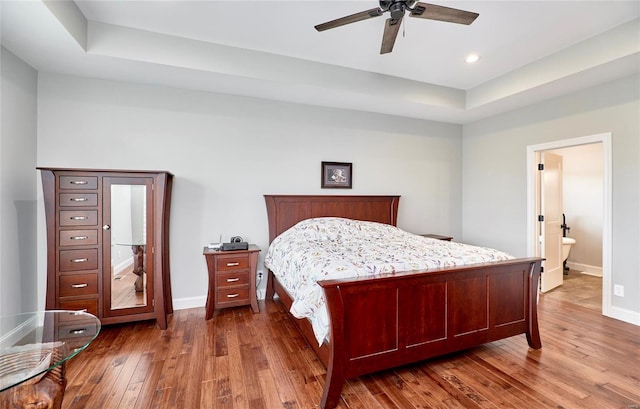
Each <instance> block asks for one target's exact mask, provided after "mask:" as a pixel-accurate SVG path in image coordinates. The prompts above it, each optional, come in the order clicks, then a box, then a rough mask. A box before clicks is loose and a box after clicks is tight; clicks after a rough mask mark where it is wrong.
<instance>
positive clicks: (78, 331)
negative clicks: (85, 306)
mask: <svg viewBox="0 0 640 409" xmlns="http://www.w3.org/2000/svg"><path fill="white" fill-rule="evenodd" d="M85 332H87V330H86V329H85V328H78V329H72V330H69V334H71V335H80V334H84V333H85Z"/></svg>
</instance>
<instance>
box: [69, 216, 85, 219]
mask: <svg viewBox="0 0 640 409" xmlns="http://www.w3.org/2000/svg"><path fill="white" fill-rule="evenodd" d="M88 218H89V217H87V216H71V217H70V219H71V220H87V219H88Z"/></svg>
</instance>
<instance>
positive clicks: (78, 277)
mask: <svg viewBox="0 0 640 409" xmlns="http://www.w3.org/2000/svg"><path fill="white" fill-rule="evenodd" d="M97 294H98V274H96V273H89V274H69V275H61V276H59V277H58V295H59V296H60V297H78V296H83V295H97Z"/></svg>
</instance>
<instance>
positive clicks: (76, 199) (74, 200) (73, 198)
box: [71, 197, 89, 202]
mask: <svg viewBox="0 0 640 409" xmlns="http://www.w3.org/2000/svg"><path fill="white" fill-rule="evenodd" d="M87 200H89V199H87V198H86V197H72V198H71V201H72V202H86V201H87Z"/></svg>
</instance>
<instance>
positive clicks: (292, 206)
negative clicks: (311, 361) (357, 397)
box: [265, 195, 542, 409]
mask: <svg viewBox="0 0 640 409" xmlns="http://www.w3.org/2000/svg"><path fill="white" fill-rule="evenodd" d="M265 200H266V205H267V215H268V219H269V242H271V241H273V239H274V238H275V237H276V236H278V235H279V234H280V233H282V232H284V231H285V230H287V229H288V228H290V227H292V226H293V225H295V224H296V223H297V222H299V221H301V220H305V219H309V218H313V217H323V216H335V217H346V218H350V219H357V220H368V221H376V222H380V223H387V224H391V225H394V226H395V225H396V221H397V213H398V202H399V200H400V196H294V195H265ZM541 261H542V260H541V259H540V258H523V259H514V260H508V261H501V262H491V263H483V264H475V265H470V266H462V267H455V268H443V269H437V270H429V271H418V272H416V271H412V272H407V273H400V274H394V275H387V276H375V277H360V278H357V279H351V280H326V281H321V282H319V283H318V284H319V285H320V286H321V287H322V288H323V290H324V294H325V298H326V301H327V308H328V311H329V317H330V321H331V328H330V337H329V338H330V342H327V341H325V342H324V344H323V345H322V346H318V342H317V341H316V339H315V337H314V334H313V331H312V329H311V325H310V323H309V321H308V320H306V319H297V318H295V317H293V316H291V317H292V320H293V322H294V323H296V325H297V326H298V328H299V329H300V331H301V333H302V334H303V335H304V337H305V338H306V339H307V342H308V343H309V345H310V346H311V347H312V348H313V349H314V350H315V351H316V353H317V354H318V356H319V358H320V360H321V361H322V363H323V364H324V365H325V367H326V368H327V378H326V382H325V385H324V391H323V395H322V401H321V407H322V408H323V409H331V408H334V407H335V406H336V405H337V404H338V402H339V400H340V393H341V392H342V386H343V385H344V382H345V379H347V378H353V377H357V376H359V375H363V374H367V373H372V372H376V371H381V370H384V369H389V368H393V367H396V366H400V365H405V364H408V363H412V362H416V361H420V360H424V359H427V358H431V357H434V356H438V355H443V354H447V353H451V352H455V351H459V350H463V349H467V348H471V347H474V346H477V345H481V344H484V343H487V342H491V341H495V340H498V339H503V338H507V337H511V336H514V335H518V334H525V335H526V337H527V341H528V343H529V346H530V347H531V348H535V349H539V348H541V347H542V343H541V341H540V333H539V330H538V316H537V288H538V279H539V277H540V266H541ZM274 292H275V293H277V294H278V296H279V298H280V300H281V301H282V303H283V304H284V305H285V307H286V308H287V310H289V309H290V307H291V303H292V299H291V297H290V295H289V294H288V293H287V291H286V290H285V289H284V287H282V285H280V283H279V282H278V280H277V278H276V277H274V275H273V274H272V273H271V271H269V274H268V281H267V292H266V298H267V299H273V295H274Z"/></svg>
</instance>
